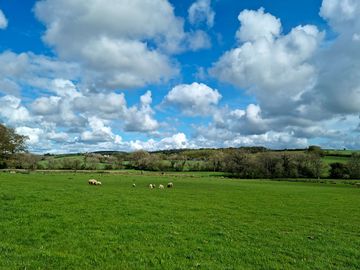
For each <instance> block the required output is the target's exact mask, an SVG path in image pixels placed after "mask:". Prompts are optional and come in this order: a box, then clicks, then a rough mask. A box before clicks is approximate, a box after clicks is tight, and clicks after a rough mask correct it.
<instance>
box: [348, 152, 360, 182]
mask: <svg viewBox="0 0 360 270" xmlns="http://www.w3.org/2000/svg"><path fill="white" fill-rule="evenodd" d="M347 167H348V169H349V175H350V178H354V179H359V178H360V154H359V153H353V154H352V155H351V158H350V160H349V162H348V163H347Z"/></svg>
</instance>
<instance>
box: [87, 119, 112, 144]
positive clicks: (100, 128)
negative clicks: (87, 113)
mask: <svg viewBox="0 0 360 270" xmlns="http://www.w3.org/2000/svg"><path fill="white" fill-rule="evenodd" d="M88 121H89V126H90V128H91V131H84V132H83V133H82V134H81V140H82V141H84V142H106V141H109V140H112V139H115V135H114V134H113V133H112V131H111V128H110V127H109V126H106V121H104V120H102V119H100V118H98V117H96V116H92V117H89V119H88Z"/></svg>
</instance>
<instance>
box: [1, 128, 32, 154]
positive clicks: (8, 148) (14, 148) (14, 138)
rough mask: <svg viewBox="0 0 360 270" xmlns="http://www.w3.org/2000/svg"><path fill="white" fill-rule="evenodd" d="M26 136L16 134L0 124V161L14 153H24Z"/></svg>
mask: <svg viewBox="0 0 360 270" xmlns="http://www.w3.org/2000/svg"><path fill="white" fill-rule="evenodd" d="M26 140H27V137H26V136H22V135H19V134H16V132H15V130H14V129H12V128H8V127H6V126H4V125H2V124H0V161H4V160H6V159H8V158H9V157H10V156H11V155H13V154H15V153H20V152H25V150H26V146H25V142H26Z"/></svg>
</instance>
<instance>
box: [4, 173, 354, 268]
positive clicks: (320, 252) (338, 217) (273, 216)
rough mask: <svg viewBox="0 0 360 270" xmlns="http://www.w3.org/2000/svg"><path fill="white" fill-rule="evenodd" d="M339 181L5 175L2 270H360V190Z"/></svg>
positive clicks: (205, 176) (207, 176)
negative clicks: (94, 182) (93, 183)
mask: <svg viewBox="0 0 360 270" xmlns="http://www.w3.org/2000/svg"><path fill="white" fill-rule="evenodd" d="M89 178H96V179H98V180H100V181H102V183H103V185H102V186H90V185H88V184H87V180H88V179H89ZM169 181H172V182H173V183H174V188H173V189H164V190H160V189H156V190H150V189H149V188H148V185H149V184H150V183H154V184H156V185H159V184H166V183H167V182H169ZM133 183H135V184H136V187H135V188H133V187H132V184H133ZM332 183H333V184H320V183H297V182H296V183H295V182H286V181H267V180H235V179H227V178H223V177H222V176H221V174H211V173H199V174H197V173H191V174H190V173H189V174H184V173H179V174H176V173H172V174H171V175H168V174H165V175H161V174H155V173H144V174H140V173H136V172H128V173H126V174H125V173H124V174H96V173H87V174H86V173H76V174H75V173H50V172H49V173H30V174H19V173H18V174H10V173H0V213H1V214H0V231H1V234H0V269H359V268H360V226H359V225H360V210H359V205H360V189H359V188H355V187H354V186H352V185H347V184H343V183H342V182H341V181H337V182H332ZM334 183H335V184H334Z"/></svg>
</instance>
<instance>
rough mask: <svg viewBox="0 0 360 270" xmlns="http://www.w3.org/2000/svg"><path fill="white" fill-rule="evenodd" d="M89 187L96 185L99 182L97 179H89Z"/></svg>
mask: <svg viewBox="0 0 360 270" xmlns="http://www.w3.org/2000/svg"><path fill="white" fill-rule="evenodd" d="M88 183H89V185H96V183H97V181H96V180H95V179H89V181H88Z"/></svg>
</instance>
